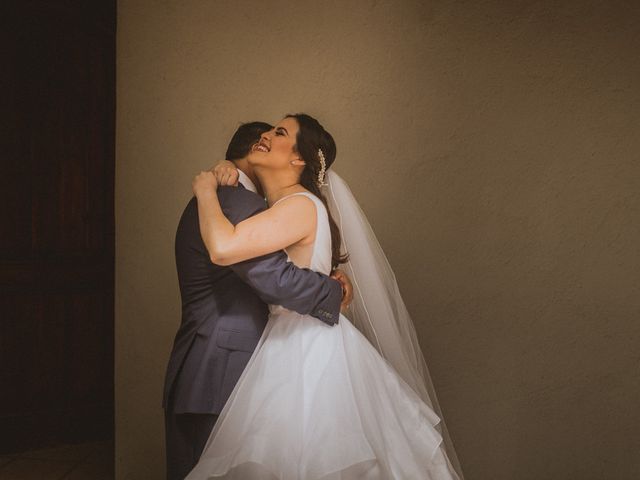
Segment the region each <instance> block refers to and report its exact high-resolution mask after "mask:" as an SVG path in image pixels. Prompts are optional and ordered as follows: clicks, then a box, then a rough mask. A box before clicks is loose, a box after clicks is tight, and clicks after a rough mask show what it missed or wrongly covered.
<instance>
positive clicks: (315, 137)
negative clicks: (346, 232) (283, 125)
mask: <svg viewBox="0 0 640 480" xmlns="http://www.w3.org/2000/svg"><path fill="white" fill-rule="evenodd" d="M285 118H295V119H296V121H297V122H298V127H299V130H298V135H297V136H296V145H295V146H294V148H295V150H296V151H297V152H298V153H299V154H300V156H301V157H302V159H303V160H304V161H305V167H304V170H303V171H302V175H301V176H300V184H301V185H302V186H303V187H304V188H306V189H307V190H309V191H310V192H311V193H313V194H314V195H315V196H316V197H318V198H319V199H320V200H322V203H324V206H325V208H326V209H327V213H328V215H329V227H330V228H331V268H332V269H336V268H337V267H338V265H339V264H341V263H345V262H347V261H348V260H349V256H348V255H346V254H345V255H342V254H341V253H340V250H341V248H342V236H341V235H340V229H339V228H338V225H336V222H335V220H334V219H333V217H332V216H331V211H330V210H329V206H328V205H327V199H326V198H325V196H324V194H323V193H322V192H321V190H320V186H319V185H318V174H319V173H320V169H321V165H320V158H319V157H318V150H322V153H323V155H324V160H325V166H326V169H327V170H328V169H329V167H330V166H331V164H333V162H334V160H335V159H336V142H335V141H334V140H333V137H332V136H331V134H330V133H329V132H327V131H326V130H325V129H324V127H323V126H322V125H320V123H319V122H318V121H317V120H316V119H315V118H313V117H311V116H309V115H307V114H305V113H296V114H289V115H286V116H285Z"/></svg>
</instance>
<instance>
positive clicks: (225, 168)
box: [211, 160, 240, 186]
mask: <svg viewBox="0 0 640 480" xmlns="http://www.w3.org/2000/svg"><path fill="white" fill-rule="evenodd" d="M211 171H212V172H213V174H214V175H215V176H216V179H217V180H218V185H219V186H225V185H231V186H237V185H238V178H239V177H240V174H239V173H238V169H237V168H236V166H235V165H234V163H233V162H230V161H229V160H220V161H219V162H218V163H216V165H215V166H214V167H213V168H212V169H211Z"/></svg>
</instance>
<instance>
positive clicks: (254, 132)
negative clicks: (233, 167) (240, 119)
mask: <svg viewBox="0 0 640 480" xmlns="http://www.w3.org/2000/svg"><path fill="white" fill-rule="evenodd" d="M272 128H273V126H271V125H269V124H268V123H265V122H249V123H243V124H242V125H240V126H239V127H238V130H236V133H234V134H233V137H231V141H230V142H229V146H228V147H227V153H226V154H225V156H224V158H225V159H226V160H232V161H233V160H239V159H241V158H244V157H246V156H247V155H248V154H249V152H250V151H251V147H252V146H253V144H254V143H256V142H257V141H258V140H260V135H262V134H263V133H264V132H268V131H269V130H271V129H272Z"/></svg>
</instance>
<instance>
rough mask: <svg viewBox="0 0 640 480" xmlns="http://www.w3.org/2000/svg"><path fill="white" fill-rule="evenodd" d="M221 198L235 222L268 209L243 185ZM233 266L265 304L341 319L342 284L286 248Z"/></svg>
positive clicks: (223, 192) (221, 194)
mask: <svg viewBox="0 0 640 480" xmlns="http://www.w3.org/2000/svg"><path fill="white" fill-rule="evenodd" d="M218 197H219V199H220V205H221V206H222V211H223V212H224V214H225V216H226V217H227V218H228V219H229V221H231V223H233V224H234V225H236V224H238V223H240V222H241V221H242V220H244V219H246V218H248V217H250V216H252V215H255V214H257V213H259V212H261V211H264V210H266V205H265V203H264V200H263V199H261V198H260V197H259V196H258V195H256V194H254V193H252V192H249V191H247V190H245V189H244V188H241V187H221V188H219V189H218ZM230 268H231V269H232V270H233V271H234V272H235V273H236V274H237V275H238V276H239V277H240V278H241V279H242V280H243V281H244V282H246V283H247V284H248V285H249V286H251V288H253V290H254V291H255V292H256V293H257V294H258V295H259V296H260V298H261V299H262V300H263V301H264V302H265V303H270V304H274V305H282V306H283V307H285V308H287V309H289V310H294V311H296V312H298V313H301V314H303V315H311V316H313V317H316V318H317V319H319V320H322V321H323V322H325V323H328V324H329V325H333V324H335V323H337V322H338V318H339V316H340V302H341V301H342V287H341V285H340V283H339V282H338V281H337V280H334V279H332V278H330V277H328V276H327V275H324V274H322V273H318V272H314V271H313V270H310V269H307V268H299V267H297V266H296V265H294V264H293V263H291V262H289V261H288V260H287V255H286V253H285V252H284V251H282V250H280V251H278V252H274V253H270V254H268V255H263V256H261V257H257V258H252V259H249V260H245V261H243V262H239V263H236V264H234V265H230Z"/></svg>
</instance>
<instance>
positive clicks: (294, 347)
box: [187, 309, 458, 480]
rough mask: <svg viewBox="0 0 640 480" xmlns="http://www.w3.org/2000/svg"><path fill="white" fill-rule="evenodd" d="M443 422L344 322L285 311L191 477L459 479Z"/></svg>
mask: <svg viewBox="0 0 640 480" xmlns="http://www.w3.org/2000/svg"><path fill="white" fill-rule="evenodd" d="M439 421H440V418H439V417H438V416H437V415H436V414H435V413H434V412H433V410H431V409H430V408H429V407H428V406H427V405H426V404H425V403H424V402H422V400H421V399H420V398H419V397H418V395H417V394H416V393H415V392H414V391H413V390H412V389H411V388H410V387H409V386H408V385H407V384H406V383H405V382H404V381H403V380H402V379H401V378H400V377H399V376H398V374H397V373H396V372H395V371H394V370H393V368H392V367H391V366H390V365H389V364H388V363H387V362H386V360H384V358H383V357H381V356H380V354H379V353H378V352H377V351H376V350H375V348H373V346H372V345H371V344H370V343H369V341H368V340H367V339H366V338H365V337H364V336H363V335H362V334H361V333H360V332H359V331H358V329H357V328H356V327H354V326H353V324H352V323H351V322H350V321H349V320H348V319H347V318H346V317H344V316H342V315H341V316H340V321H339V323H338V324H337V325H335V326H333V327H331V326H328V325H326V324H324V323H322V322H320V321H318V320H317V319H315V318H313V317H310V316H303V315H299V314H297V313H295V312H291V311H288V310H284V309H280V310H279V311H276V312H275V313H272V315H271V316H270V319H269V322H268V323H267V326H266V328H265V331H264V333H263V335H262V337H261V339H260V342H259V343H258V346H257V348H256V350H255V352H254V353H253V356H252V357H251V360H250V361H249V363H248V365H247V367H246V369H245V370H244V372H243V374H242V376H241V378H240V380H239V381H238V383H237V385H236V387H235V389H234V391H233V393H232V394H231V396H230V398H229V400H228V401H227V403H226V405H225V407H224V409H223V410H222V412H221V414H220V417H219V418H218V421H217V423H216V426H215V427H214V429H213V431H212V433H211V436H210V438H209V441H208V443H207V445H206V447H205V449H204V451H203V453H202V456H201V458H200V461H199V462H198V464H197V465H196V467H195V468H194V469H193V470H192V471H191V473H190V474H189V475H188V476H187V480H203V479H209V478H220V477H222V478H226V479H237V480H274V479H282V480H355V479H361V480H374V479H375V480H390V479H399V480H400V479H401V480H411V479H416V480H417V479H420V480H425V479H428V480H451V479H457V478H458V477H457V475H456V474H455V472H454V470H453V468H452V467H451V465H450V463H449V460H448V458H447V456H446V452H445V451H444V447H443V445H442V436H441V435H440V433H439V432H438V430H437V429H436V428H435V425H437V424H438V422H439Z"/></svg>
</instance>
